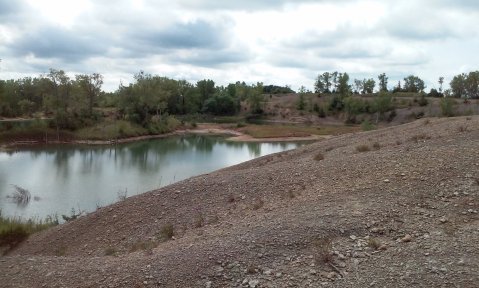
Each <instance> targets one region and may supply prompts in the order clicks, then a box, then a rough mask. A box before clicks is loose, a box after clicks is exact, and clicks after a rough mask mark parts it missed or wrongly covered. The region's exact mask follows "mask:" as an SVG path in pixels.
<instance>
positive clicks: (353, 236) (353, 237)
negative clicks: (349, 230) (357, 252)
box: [349, 235, 358, 241]
mask: <svg viewBox="0 0 479 288" xmlns="http://www.w3.org/2000/svg"><path fill="white" fill-rule="evenodd" d="M349 238H350V239H351V240H353V241H355V240H356V239H357V238H358V237H356V235H351V236H349Z"/></svg>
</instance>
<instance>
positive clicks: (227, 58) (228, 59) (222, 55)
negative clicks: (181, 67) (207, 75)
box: [171, 49, 251, 68]
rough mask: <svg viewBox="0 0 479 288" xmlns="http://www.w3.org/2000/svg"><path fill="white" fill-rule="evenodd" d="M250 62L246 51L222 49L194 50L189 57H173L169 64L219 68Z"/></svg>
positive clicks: (249, 55)
mask: <svg viewBox="0 0 479 288" xmlns="http://www.w3.org/2000/svg"><path fill="white" fill-rule="evenodd" d="M249 60H251V54H250V53H249V51H246V50H243V51H241V50H238V49H224V50H219V51H211V50H196V51H192V53H190V55H186V56H185V55H175V56H173V57H171V63H172V64H175V63H183V64H190V65H197V66H201V67H214V68H220V67H223V66H224V65H227V64H235V63H245V62H248V61H249Z"/></svg>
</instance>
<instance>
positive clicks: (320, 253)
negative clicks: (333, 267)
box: [313, 237, 333, 264]
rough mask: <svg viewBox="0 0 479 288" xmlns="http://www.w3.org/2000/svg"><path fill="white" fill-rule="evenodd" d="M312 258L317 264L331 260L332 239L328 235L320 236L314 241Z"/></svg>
mask: <svg viewBox="0 0 479 288" xmlns="http://www.w3.org/2000/svg"><path fill="white" fill-rule="evenodd" d="M313 249H314V260H315V262H316V263H317V264H326V263H331V262H332V261H333V253H332V252H333V251H332V250H333V241H332V239H331V238H329V237H322V238H319V239H317V240H316V241H314V243H313Z"/></svg>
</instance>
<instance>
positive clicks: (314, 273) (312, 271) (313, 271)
mask: <svg viewBox="0 0 479 288" xmlns="http://www.w3.org/2000/svg"><path fill="white" fill-rule="evenodd" d="M309 274H311V275H316V274H318V271H316V270H314V269H311V270H309Z"/></svg>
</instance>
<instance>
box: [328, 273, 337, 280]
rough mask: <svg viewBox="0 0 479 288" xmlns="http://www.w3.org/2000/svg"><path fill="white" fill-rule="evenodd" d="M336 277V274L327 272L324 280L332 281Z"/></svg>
mask: <svg viewBox="0 0 479 288" xmlns="http://www.w3.org/2000/svg"><path fill="white" fill-rule="evenodd" d="M335 277H336V273H334V272H329V273H328V275H327V276H326V278H328V279H334V278H335Z"/></svg>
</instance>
